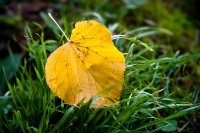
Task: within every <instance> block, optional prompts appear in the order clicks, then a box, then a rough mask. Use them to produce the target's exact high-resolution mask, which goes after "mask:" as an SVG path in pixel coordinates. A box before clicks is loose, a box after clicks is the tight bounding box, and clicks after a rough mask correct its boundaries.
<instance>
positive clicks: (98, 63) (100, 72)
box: [45, 20, 125, 106]
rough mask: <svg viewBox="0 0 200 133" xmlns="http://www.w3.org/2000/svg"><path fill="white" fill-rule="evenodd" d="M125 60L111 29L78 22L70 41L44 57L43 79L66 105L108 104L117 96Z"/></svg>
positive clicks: (118, 96)
mask: <svg viewBox="0 0 200 133" xmlns="http://www.w3.org/2000/svg"><path fill="white" fill-rule="evenodd" d="M124 70H125V60H124V56H123V54H122V53H121V52H120V51H119V50H118V49H117V48H116V47H115V46H114V44H113V42H112V38H111V33H110V31H109V30H108V29H107V28H106V27H105V26H104V25H102V24H100V23H98V22H96V21H94V20H89V21H81V22H77V23H76V25H75V29H73V31H72V35H71V38H70V41H69V42H68V43H66V44H64V45H62V46H60V47H59V48H58V49H56V50H55V51H54V52H53V53H52V54H51V55H50V56H49V57H48V59H47V63H46V66H45V72H46V81H47V84H48V86H49V87H50V89H51V90H52V91H53V93H54V94H55V95H57V96H58V97H59V98H61V99H62V100H64V101H65V102H66V103H68V104H78V103H79V102H80V100H83V99H85V101H86V102H87V101H89V100H90V99H91V98H92V97H95V96H100V98H99V99H98V100H97V101H95V102H94V104H96V105H97V106H107V105H111V104H112V103H113V101H114V102H115V101H117V100H119V98H120V93H121V90H122V81H123V74H124Z"/></svg>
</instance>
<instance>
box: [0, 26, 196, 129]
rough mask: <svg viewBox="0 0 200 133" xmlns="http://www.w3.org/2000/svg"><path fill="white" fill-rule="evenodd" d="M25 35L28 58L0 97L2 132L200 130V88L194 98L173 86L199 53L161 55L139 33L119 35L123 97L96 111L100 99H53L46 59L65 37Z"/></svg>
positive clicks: (157, 48)
mask: <svg viewBox="0 0 200 133" xmlns="http://www.w3.org/2000/svg"><path fill="white" fill-rule="evenodd" d="M37 25H38V24H37ZM38 26H39V25H38ZM40 27H42V26H40ZM41 29H42V28H41ZM54 30H55V29H54ZM54 32H55V35H56V34H57V32H56V31H54ZM155 32H156V30H154V32H153V34H155ZM25 35H26V38H27V42H28V45H27V47H23V48H24V49H25V50H26V51H28V52H29V57H28V58H27V59H24V61H23V63H22V65H21V66H20V69H18V72H17V75H16V77H15V81H14V83H13V82H9V81H8V80H7V86H8V89H9V90H8V91H7V93H5V95H3V96H0V101H1V102H0V111H1V112H0V119H1V121H0V132H7V131H8V132H51V133H53V132H91V133H92V132H109V133H112V132H113V133H115V132H137V133H140V132H151V133H153V132H157V131H163V132H165V131H170V132H172V131H173V132H181V131H183V130H185V129H184V128H185V126H187V127H192V128H189V131H191V132H197V131H198V129H197V126H198V124H195V123H194V120H195V119H196V118H197V117H198V115H199V112H198V111H199V109H200V105H199V104H198V102H197V99H198V95H199V91H198V89H199V88H197V91H196V93H195V94H194V98H193V100H191V99H190V98H188V97H186V98H184V97H180V98H178V97H176V96H177V95H178V94H176V89H174V88H176V87H177V86H179V85H178V81H179V77H181V76H182V75H181V73H182V71H181V70H184V69H185V67H187V64H190V63H192V62H194V61H195V60H197V59H199V58H200V54H192V55H190V54H184V55H179V54H177V53H175V54H174V55H171V56H170V57H167V56H163V57H158V56H157V55H156V52H157V50H159V49H160V47H161V46H159V45H155V44H153V43H152V44H150V45H149V44H146V43H144V42H142V41H141V40H138V38H136V37H127V36H122V37H120V38H117V37H116V36H115V40H114V41H115V44H116V46H117V47H118V48H119V49H122V50H123V51H124V55H125V57H126V72H125V75H124V84H123V92H122V94H121V100H120V101H119V102H118V103H114V104H113V105H112V106H108V107H102V108H98V109H92V108H90V105H91V104H92V103H93V102H94V101H95V100H96V99H97V98H93V99H91V100H90V101H89V102H88V103H85V104H83V105H82V106H81V107H77V106H69V105H67V104H66V103H64V102H63V101H61V100H60V99H58V98H57V97H55V96H54V95H53V94H52V92H50V89H49V88H48V86H47V84H46V81H45V76H44V75H45V74H44V66H45V62H46V59H47V57H48V55H49V54H50V53H51V52H52V51H54V50H55V49H56V47H58V46H57V43H59V42H63V38H62V37H61V36H57V38H60V40H45V39H44V38H45V33H44V32H43V31H42V32H41V34H37V36H39V38H40V39H39V40H40V41H36V40H34V39H33V38H34V37H33V34H32V32H31V29H30V28H29V27H28V26H27V27H26V31H25ZM143 35H144V36H145V34H143ZM146 35H149V34H146ZM123 44H127V45H126V46H123ZM152 50H154V52H152ZM186 76H187V75H186ZM186 76H185V77H186ZM183 78H184V77H183ZM183 96H184V95H183ZM191 129H192V130H191Z"/></svg>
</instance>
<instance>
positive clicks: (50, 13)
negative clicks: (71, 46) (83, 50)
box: [48, 13, 69, 42]
mask: <svg viewBox="0 0 200 133" xmlns="http://www.w3.org/2000/svg"><path fill="white" fill-rule="evenodd" d="M48 15H49V17H50V18H51V19H52V20H53V22H54V23H55V24H56V25H57V26H58V28H59V29H60V31H61V32H62V33H63V35H64V36H65V38H66V39H67V41H68V42H69V38H68V37H67V36H66V34H65V32H64V31H63V30H62V28H61V27H60V25H58V23H57V22H56V20H55V19H54V18H53V17H52V15H51V13H48Z"/></svg>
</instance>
